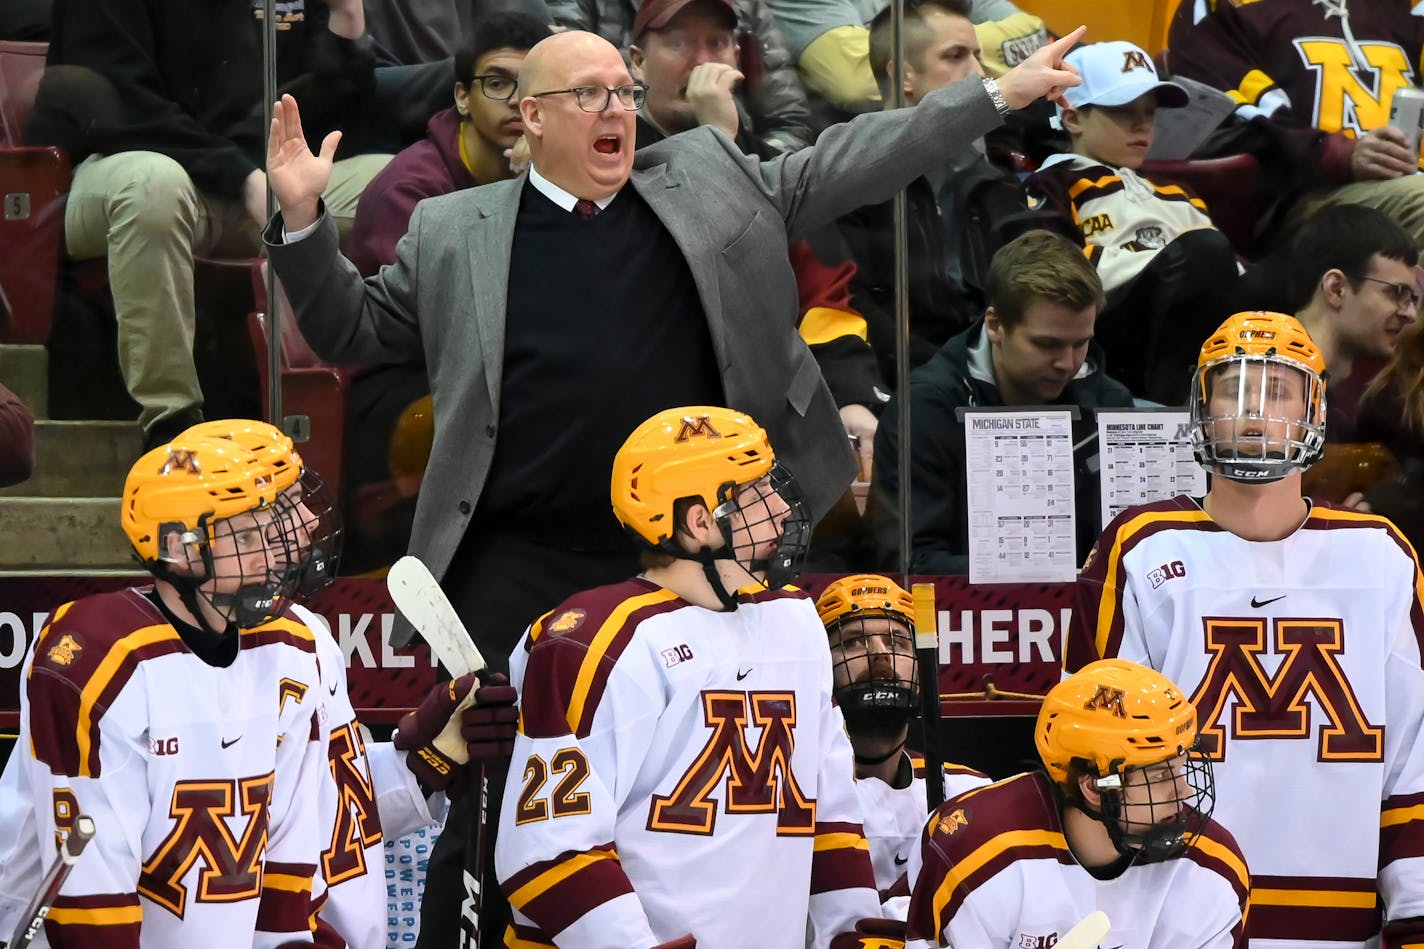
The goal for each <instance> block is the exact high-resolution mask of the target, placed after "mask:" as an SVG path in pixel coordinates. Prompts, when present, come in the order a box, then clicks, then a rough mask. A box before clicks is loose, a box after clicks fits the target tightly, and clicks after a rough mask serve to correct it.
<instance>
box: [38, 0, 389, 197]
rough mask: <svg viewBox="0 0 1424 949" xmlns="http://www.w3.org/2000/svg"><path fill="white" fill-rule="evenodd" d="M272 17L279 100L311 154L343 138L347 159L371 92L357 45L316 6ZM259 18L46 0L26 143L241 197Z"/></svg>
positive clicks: (132, 3) (252, 140)
mask: <svg viewBox="0 0 1424 949" xmlns="http://www.w3.org/2000/svg"><path fill="white" fill-rule="evenodd" d="M276 10H277V16H278V28H277V82H278V85H279V87H281V91H289V92H292V94H293V95H295V96H296V97H297V101H298V103H299V104H300V106H301V110H302V124H303V128H304V129H305V130H306V132H307V136H308V139H309V140H310V141H311V142H312V143H313V144H314V145H319V144H320V142H321V139H322V138H323V136H325V135H326V133H327V132H329V131H331V130H332V129H335V128H342V129H343V130H345V131H346V132H347V133H348V134H347V137H346V139H344V140H343V142H342V145H343V149H342V152H343V154H355V153H356V151H357V150H359V142H358V141H356V139H359V138H360V137H361V136H360V134H359V124H360V119H361V116H363V115H364V114H365V113H366V112H368V111H369V110H368V109H367V108H366V106H367V105H368V104H369V98H370V96H371V94H372V91H373V89H374V84H375V74H374V71H373V64H374V59H373V58H372V56H371V54H370V52H369V50H368V49H367V45H368V44H366V43H365V42H364V41H355V42H353V41H351V40H346V39H343V38H341V37H339V36H337V35H335V34H334V33H332V32H331V31H330V30H329V29H327V21H328V20H329V11H328V9H327V6H326V4H325V3H324V2H322V0H279V2H278V3H277V4H276ZM261 14H262V4H261V2H260V0H57V2H56V3H55V6H54V36H53V39H52V41H51V42H50V47H49V59H48V68H47V70H46V73H45V77H44V79H43V81H42V82H41V84H40V88H39V92H38V94H37V96H36V100H35V108H34V112H33V113H32V115H31V118H30V124H29V128H28V130H27V135H26V139H27V141H28V142H29V143H30V144H46V145H58V146H60V147H62V148H64V149H65V150H67V151H68V152H69V154H70V158H71V159H72V160H73V161H74V162H75V163H76V164H77V163H78V162H80V161H82V160H83V159H84V157H85V156H87V155H89V154H92V153H94V152H100V153H109V152H121V151H154V152H159V153H160V154H164V155H167V156H169V157H170V158H172V159H174V160H175V161H177V162H178V163H179V164H180V165H182V166H183V168H184V169H185V170H186V171H187V172H188V175H189V176H190V177H191V178H192V179H193V181H194V183H195V184H197V186H198V187H199V189H201V190H202V191H204V192H206V193H209V194H212V195H215V196H217V197H224V198H238V197H240V196H241V193H242V182H243V179H245V178H246V177H247V176H248V175H249V174H250V173H251V172H252V171H253V170H254V169H255V168H258V167H260V166H261V165H262V164H263V160H264V158H265V154H266V148H267V136H266V128H265V126H264V125H263V122H262V114H263V101H262V100H263V95H262V19H261ZM363 40H364V38H363ZM59 67H71V68H63V69H61V68H59ZM353 131H354V132H357V133H358V134H356V135H352V134H351V133H352V132H353Z"/></svg>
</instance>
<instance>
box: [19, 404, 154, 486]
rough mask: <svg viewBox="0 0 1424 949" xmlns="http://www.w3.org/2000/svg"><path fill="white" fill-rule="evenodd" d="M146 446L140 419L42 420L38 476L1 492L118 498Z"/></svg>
mask: <svg viewBox="0 0 1424 949" xmlns="http://www.w3.org/2000/svg"><path fill="white" fill-rule="evenodd" d="M142 448H143V434H142V432H141V431H140V430H139V427H138V424H137V423H135V422H96V421H87V422H51V421H42V422H37V423H36V424H35V473H34V476H33V477H31V478H30V480H28V481H26V482H24V483H23V484H17V485H15V486H13V487H10V488H4V489H0V497H48V498H88V497H114V498H117V497H118V496H119V495H120V494H122V493H123V489H124V478H126V477H127V476H128V473H129V468H130V467H131V466H132V465H133V463H134V462H135V461H137V460H138V456H139V453H140V452H141V450H142Z"/></svg>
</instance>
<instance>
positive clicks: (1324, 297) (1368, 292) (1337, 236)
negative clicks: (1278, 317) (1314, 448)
mask: <svg viewBox="0 0 1424 949" xmlns="http://www.w3.org/2000/svg"><path fill="white" fill-rule="evenodd" d="M1289 259H1290V262H1291V265H1290V274H1291V276H1292V279H1293V280H1294V281H1295V283H1296V286H1295V288H1294V299H1295V301H1296V305H1297V306H1298V307H1299V308H1298V309H1297V310H1296V314H1295V315H1296V318H1297V319H1299V320H1300V322H1301V323H1302V324H1303V325H1304V326H1305V328H1306V330H1308V331H1309V332H1310V337H1311V339H1313V340H1315V345H1316V346H1318V347H1320V352H1321V353H1322V354H1323V355H1324V357H1325V365H1326V366H1328V367H1329V369H1330V381H1331V384H1332V386H1331V393H1330V394H1331V399H1330V421H1329V424H1328V425H1327V426H1326V429H1325V440H1326V441H1327V442H1354V441H1357V438H1356V434H1357V433H1356V430H1355V415H1356V404H1357V402H1358V400H1359V396H1360V393H1361V392H1362V391H1363V390H1364V388H1365V385H1366V384H1367V383H1368V381H1369V379H1370V378H1372V377H1373V375H1374V373H1375V372H1377V371H1378V370H1379V369H1380V367H1381V366H1382V365H1383V364H1384V363H1385V362H1386V361H1388V360H1389V358H1390V357H1391V356H1393V355H1394V351H1395V347H1396V346H1397V345H1398V343H1399V338H1400V336H1402V335H1403V333H1404V330H1405V328H1406V327H1408V326H1409V324H1410V323H1413V322H1414V320H1415V318H1416V317H1417V315H1418V312H1419V292H1418V285H1417V283H1416V276H1415V274H1416V271H1415V264H1417V263H1418V262H1419V251H1418V249H1417V248H1416V247H1415V244H1414V240H1413V238H1411V237H1410V236H1409V233H1408V232H1407V231H1405V230H1404V228H1403V227H1401V226H1400V225H1399V224H1397V223H1395V220H1394V219H1393V218H1391V217H1390V216H1389V215H1387V214H1385V213H1384V212H1383V211H1377V210H1375V209H1374V208H1370V207H1366V206H1364V205H1361V204H1336V205H1329V206H1327V207H1324V208H1321V209H1320V210H1319V211H1316V212H1315V213H1314V214H1312V215H1311V216H1310V217H1308V218H1307V219H1306V220H1305V223H1304V224H1302V225H1301V228H1300V230H1299V231H1298V232H1297V234H1296V237H1295V241H1294V242H1293V244H1292V246H1291V248H1290V252H1289ZM1357 369H1359V370H1360V372H1361V377H1360V378H1359V379H1357V380H1356V382H1357V383H1359V384H1346V380H1347V379H1349V378H1350V377H1351V376H1352V375H1353V374H1355V371H1356V370H1357Z"/></svg>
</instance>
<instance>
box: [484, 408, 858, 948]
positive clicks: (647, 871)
mask: <svg viewBox="0 0 1424 949" xmlns="http://www.w3.org/2000/svg"><path fill="white" fill-rule="evenodd" d="M612 496H613V511H614V514H615V515H616V516H617V518H618V520H619V521H620V522H621V523H622V524H623V525H624V526H625V527H627V528H628V529H629V530H630V531H631V532H632V533H633V534H634V535H635V536H636V537H637V538H638V539H639V540H640V542H641V544H642V545H643V547H644V548H645V550H644V553H643V564H644V571H643V573H642V574H640V575H639V576H637V577H635V578H633V579H631V580H628V581H625V582H623V583H619V584H614V585H611V586H606V587H600V588H597V589H594V590H589V591H586V592H584V593H580V594H577V595H575V596H573V597H571V598H570V599H568V600H566V601H564V603H562V604H561V605H560V606H558V607H557V608H556V609H554V610H551V611H550V612H549V613H547V614H545V615H544V616H543V617H541V618H540V619H539V620H538V621H536V622H535V623H534V624H533V625H532V626H531V627H530V629H529V631H528V632H527V633H526V635H525V638H524V640H523V642H522V643H521V644H520V646H518V647H516V649H515V653H514V656H513V657H512V659H511V663H510V666H511V671H512V674H513V677H514V683H515V685H516V686H519V688H520V692H521V694H522V695H523V700H522V704H521V708H520V733H519V737H518V739H517V740H516V743H515V751H514V758H513V761H512V762H511V768H510V782H509V786H508V790H507V792H506V794H505V799H504V807H503V810H502V812H501V815H500V831H499V836H498V842H497V844H496V846H495V865H496V868H497V870H498V872H499V879H500V885H501V886H502V887H503V888H504V892H505V894H506V895H507V896H508V897H509V901H510V904H511V905H512V906H513V909H514V926H513V933H512V934H511V937H510V938H511V942H510V945H539V946H543V945H549V944H551V943H552V944H556V945H558V946H560V947H580V949H582V947H589V949H592V947H603V949H630V947H637V949H648V947H650V946H657V945H662V946H678V947H690V946H693V945H697V946H700V947H702V949H723V947H726V949H733V947H745V946H748V945H764V946H781V947H789V946H800V945H806V946H813V947H825V946H828V945H829V944H830V941H831V939H832V938H833V937H834V936H835V935H836V934H838V933H845V932H847V931H849V930H852V929H854V928H855V924H856V921H857V919H858V918H860V917H874V916H878V915H879V904H878V901H877V899H876V894H875V889H874V879H873V875H872V873H871V867H870V861H869V859H868V856H867V850H866V842H865V836H864V834H863V833H862V830H861V822H860V807H859V802H858V801H857V800H856V796H855V789H854V780H853V770H852V755H851V748H850V743H849V742H848V741H847V740H846V737H845V731H844V727H843V723H842V719H841V714H840V712H839V711H838V710H837V709H836V708H835V707H834V706H833V705H832V703H831V669H830V657H829V651H828V649H827V645H826V635H825V630H824V629H823V628H822V627H821V624H820V623H819V622H818V621H817V618H816V613H815V610H814V609H813V607H812V605H811V601H810V598H809V597H808V596H807V595H806V594H805V593H803V592H801V591H798V590H795V589H792V588H789V587H786V586H784V584H786V583H787V582H788V581H789V580H791V579H792V578H793V577H794V576H795V575H796V572H797V570H798V568H799V565H800V562H801V559H802V557H803V556H804V554H805V550H806V543H807V540H808V537H809V531H810V523H809V519H808V518H807V516H806V514H805V510H804V506H803V504H802V500H801V496H800V493H799V491H798V489H797V488H796V484H795V481H794V479H793V478H792V477H791V476H790V475H789V473H787V472H786V471H785V470H784V469H783V468H782V467H781V466H780V465H778V464H776V459H775V455H774V453H773V452H772V448H771V445H770V444H769V443H768V441H767V436H766V432H764V431H763V430H762V429H761V428H760V427H759V426H758V425H757V424H756V423H755V422H754V421H752V420H751V419H750V418H748V417H747V416H746V415H743V414H742V413H740V412H736V411H733V410H731V409H724V408H711V407H691V408H679V409H669V410H667V411H664V412H659V413H658V414H657V415H654V416H653V417H652V418H651V419H649V420H647V421H646V422H644V423H643V424H642V425H640V426H638V428H637V429H636V430H635V431H634V432H633V433H632V435H630V436H629V437H628V439H627V440H626V441H625V442H624V443H623V446H622V447H621V448H620V449H619V450H618V453H617V456H616V457H615V459H614V463H613V478H612ZM519 775H522V776H523V777H522V780H516V776H519ZM520 940H522V941H520Z"/></svg>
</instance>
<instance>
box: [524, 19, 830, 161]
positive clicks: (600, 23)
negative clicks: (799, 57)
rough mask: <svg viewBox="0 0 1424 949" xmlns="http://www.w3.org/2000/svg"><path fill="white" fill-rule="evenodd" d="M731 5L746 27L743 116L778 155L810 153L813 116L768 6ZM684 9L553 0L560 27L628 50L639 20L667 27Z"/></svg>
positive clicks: (741, 66)
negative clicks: (807, 148) (644, 10)
mask: <svg viewBox="0 0 1424 949" xmlns="http://www.w3.org/2000/svg"><path fill="white" fill-rule="evenodd" d="M731 5H732V7H733V10H734V12H735V13H736V20H737V23H739V24H740V27H741V28H740V29H739V30H738V32H737V36H736V46H737V47H738V54H737V57H736V60H735V61H734V65H736V66H737V68H738V70H739V71H740V72H741V73H742V78H741V81H740V83H739V85H738V87H737V94H738V105H739V110H740V111H741V112H742V114H743V116H744V117H745V118H748V119H750V124H752V125H754V126H755V127H756V128H757V129H758V134H759V136H760V138H761V143H762V144H763V145H764V146H766V147H770V148H772V149H774V150H775V151H778V152H790V151H795V150H796V149H798V148H804V147H805V146H807V145H809V144H811V141H812V139H813V138H814V136H813V135H812V134H811V113H810V109H809V108H808V106H807V105H806V93H805V92H804V91H803V90H802V89H801V83H800V81H799V80H798V79H797V78H796V64H795V63H794V62H793V61H792V59H791V54H790V53H788V52H787V51H786V41H785V40H783V39H782V36H781V31H780V30H778V29H777V27H776V21H775V19H774V18H773V17H772V13H771V8H770V6H769V5H768V3H767V2H766V0H732V4H731ZM681 6H682V4H679V3H666V2H664V3H659V4H657V7H658V11H657V12H654V11H649V13H642V8H643V4H642V3H641V2H634V0H552V2H550V3H549V10H550V12H551V13H552V14H553V17H554V21H555V22H556V23H557V24H558V25H560V26H563V27H567V28H568V29H571V30H586V31H588V32H590V33H597V34H598V35H599V36H601V37H603V38H604V39H606V40H608V42H610V43H612V44H613V45H614V46H616V47H618V48H619V49H625V50H626V49H629V48H630V47H631V46H633V45H634V44H636V43H637V42H638V37H639V30H638V29H637V28H635V21H636V20H637V19H638V17H639V15H641V16H642V17H643V20H644V22H645V24H646V22H650V21H651V20H653V19H658V20H662V21H665V20H666V19H671V17H672V16H673V15H674V14H675V13H676V12H677V10H678V9H679V8H680V7H681ZM650 14H652V15H650Z"/></svg>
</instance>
